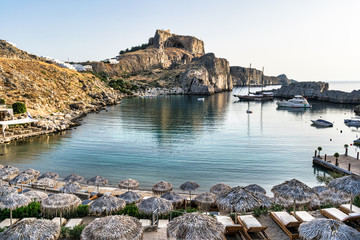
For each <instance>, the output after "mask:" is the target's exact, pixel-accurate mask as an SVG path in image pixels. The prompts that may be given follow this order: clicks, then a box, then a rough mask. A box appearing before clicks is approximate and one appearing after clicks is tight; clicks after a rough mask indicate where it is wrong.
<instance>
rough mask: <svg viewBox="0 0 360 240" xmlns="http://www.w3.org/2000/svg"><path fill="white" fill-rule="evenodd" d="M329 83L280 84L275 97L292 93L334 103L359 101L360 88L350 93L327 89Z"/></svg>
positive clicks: (290, 96) (291, 95) (291, 94)
mask: <svg viewBox="0 0 360 240" xmlns="http://www.w3.org/2000/svg"><path fill="white" fill-rule="evenodd" d="M328 89H329V84H328V83H325V82H297V83H291V84H290V85H289V86H282V87H281V88H280V89H279V90H277V91H275V93H274V95H275V96H276V97H284V98H292V97H293V96H294V95H303V96H304V97H306V98H308V99H314V100H320V101H328V102H334V103H353V104H359V103H360V90H354V91H352V92H350V93H348V92H343V91H338V90H328Z"/></svg>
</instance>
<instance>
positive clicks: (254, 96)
mask: <svg viewBox="0 0 360 240" xmlns="http://www.w3.org/2000/svg"><path fill="white" fill-rule="evenodd" d="M250 72H251V64H250V68H249V72H248V81H247V83H248V84H247V85H248V94H246V95H239V94H234V97H237V98H239V100H247V101H252V100H254V101H264V100H271V99H273V98H274V94H273V93H272V92H264V91H263V87H264V68H263V69H262V75H261V91H257V92H255V93H251V92H250V82H251V79H250Z"/></svg>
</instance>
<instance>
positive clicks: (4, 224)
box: [0, 218, 19, 228]
mask: <svg viewBox="0 0 360 240" xmlns="http://www.w3.org/2000/svg"><path fill="white" fill-rule="evenodd" d="M17 221H19V219H18V218H13V219H12V224H15V223H16V222H17ZM4 227H10V218H6V219H5V220H4V221H2V222H1V223H0V228H4Z"/></svg>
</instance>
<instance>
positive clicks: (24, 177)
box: [9, 173, 35, 192]
mask: <svg viewBox="0 0 360 240" xmlns="http://www.w3.org/2000/svg"><path fill="white" fill-rule="evenodd" d="M34 179H35V178H34V176H33V175H29V174H26V173H20V174H19V175H17V176H16V177H14V178H13V179H11V180H10V181H9V183H10V185H18V184H20V185H21V192H22V190H23V184H24V183H29V182H31V181H32V180H34Z"/></svg>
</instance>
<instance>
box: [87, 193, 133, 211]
mask: <svg viewBox="0 0 360 240" xmlns="http://www.w3.org/2000/svg"><path fill="white" fill-rule="evenodd" d="M125 206H126V203H125V201H124V200H123V199H121V198H118V197H115V196H102V197H100V198H97V199H96V200H95V201H94V202H92V203H91V204H90V207H89V212H90V213H93V214H94V215H101V214H103V213H104V212H105V214H106V215H109V214H110V213H113V212H117V211H120V210H122V209H124V207H125Z"/></svg>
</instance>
